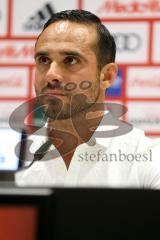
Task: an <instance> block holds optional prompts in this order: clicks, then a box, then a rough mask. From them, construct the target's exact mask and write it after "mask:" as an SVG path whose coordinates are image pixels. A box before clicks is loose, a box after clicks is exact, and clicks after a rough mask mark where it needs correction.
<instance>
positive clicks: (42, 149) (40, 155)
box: [23, 140, 52, 169]
mask: <svg viewBox="0 0 160 240" xmlns="http://www.w3.org/2000/svg"><path fill="white" fill-rule="evenodd" d="M51 145H52V143H51V142H50V141H49V140H48V141H47V142H45V143H44V144H42V146H40V147H39V148H38V149H37V151H36V152H35V153H34V158H33V160H32V162H31V163H30V164H29V165H28V166H24V167H23V168H25V169H26V168H29V167H31V166H32V164H33V163H34V162H35V161H40V160H41V159H42V158H43V157H44V156H45V154H46V152H47V150H48V149H49V147H50V146H51Z"/></svg>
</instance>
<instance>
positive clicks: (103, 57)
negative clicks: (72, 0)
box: [42, 10, 116, 69]
mask: <svg viewBox="0 0 160 240" xmlns="http://www.w3.org/2000/svg"><path fill="white" fill-rule="evenodd" d="M64 20H68V21H70V22H76V23H82V24H93V25H95V27H96V30H97V36H98V44H97V45H98V48H96V56H97V62H98V67H99V68H100V69H101V68H102V67H103V66H104V65H105V64H107V63H110V62H114V61H115V55H116V44H115V41H114V38H113V36H112V35H111V34H110V32H109V31H108V29H107V28H106V27H105V26H104V25H103V24H102V23H101V20H100V19H99V18H98V17H97V16H96V15H95V14H93V13H91V12H88V11H85V10H66V11H61V12H57V13H55V14H53V15H52V16H51V18H50V19H49V20H48V21H47V22H46V23H45V25H44V27H43V30H42V32H43V31H44V30H45V29H46V28H47V27H48V26H49V25H50V24H52V23H54V22H57V21H64Z"/></svg>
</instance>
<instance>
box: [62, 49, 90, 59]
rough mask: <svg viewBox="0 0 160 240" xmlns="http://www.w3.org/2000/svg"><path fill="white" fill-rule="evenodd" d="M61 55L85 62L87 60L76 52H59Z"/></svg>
mask: <svg viewBox="0 0 160 240" xmlns="http://www.w3.org/2000/svg"><path fill="white" fill-rule="evenodd" d="M60 54H61V55H68V56H75V57H80V58H82V59H83V60H85V61H87V59H86V58H85V56H83V55H82V54H81V53H79V52H77V51H61V52H60Z"/></svg>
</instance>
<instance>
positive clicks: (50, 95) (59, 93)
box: [43, 90, 66, 97]
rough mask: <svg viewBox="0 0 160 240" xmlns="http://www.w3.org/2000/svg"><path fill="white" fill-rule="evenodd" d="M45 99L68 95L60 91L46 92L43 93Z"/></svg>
mask: <svg viewBox="0 0 160 240" xmlns="http://www.w3.org/2000/svg"><path fill="white" fill-rule="evenodd" d="M43 95H44V96H45V97H54V96H66V94H64V93H62V92H59V91H53V90H52V91H46V92H44V93H43Z"/></svg>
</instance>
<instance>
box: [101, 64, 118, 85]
mask: <svg viewBox="0 0 160 240" xmlns="http://www.w3.org/2000/svg"><path fill="white" fill-rule="evenodd" d="M117 72H118V66H117V64H116V63H108V64H106V65H105V66H104V67H103V68H102V70H101V73H100V82H101V85H102V86H103V87H104V88H109V87H110V86H111V85H112V82H113V80H114V79H115V77H116V75H117Z"/></svg>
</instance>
